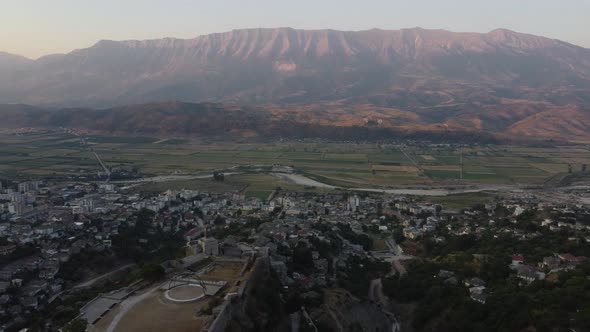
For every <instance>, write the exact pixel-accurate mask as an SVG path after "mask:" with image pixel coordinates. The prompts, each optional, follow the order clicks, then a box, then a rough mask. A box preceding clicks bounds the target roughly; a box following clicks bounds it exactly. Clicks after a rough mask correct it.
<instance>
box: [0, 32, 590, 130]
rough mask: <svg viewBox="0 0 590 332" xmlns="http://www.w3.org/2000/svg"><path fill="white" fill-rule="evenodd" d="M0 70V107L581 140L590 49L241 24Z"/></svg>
mask: <svg viewBox="0 0 590 332" xmlns="http://www.w3.org/2000/svg"><path fill="white" fill-rule="evenodd" d="M0 74H1V75H0V103H26V104H32V105H40V106H44V107H48V106H50V107H57V108H61V107H93V108H97V107H98V108H105V107H113V106H120V105H126V104H143V103H149V102H158V101H161V100H172V99H174V100H183V101H187V102H193V103H194V102H198V103H204V102H205V103H223V104H225V105H228V104H231V105H246V106H248V107H247V108H245V109H248V110H250V111H251V110H253V109H257V110H264V111H268V112H271V113H272V117H273V118H274V119H276V118H279V117H281V116H279V114H282V116H285V117H286V116H287V115H288V117H291V118H297V119H298V121H299V123H310V124H311V123H316V124H321V125H322V126H324V125H325V126H329V127H341V128H342V127H349V126H357V125H360V126H364V125H365V123H369V124H370V123H372V122H373V121H374V122H376V123H379V126H381V127H387V128H396V130H405V131H411V132H415V131H422V130H426V131H444V130H451V131H468V132H469V131H481V132H488V133H493V134H494V135H507V136H520V135H528V136H530V137H548V138H558V139H568V140H588V139H589V137H590V134H588V129H589V123H590V111H589V110H590V107H589V106H588V105H590V50H588V49H585V48H582V47H578V46H575V45H572V44H568V43H565V42H562V41H559V40H554V39H549V38H544V37H539V36H533V35H528V34H522V33H517V32H513V31H509V30H504V29H498V30H494V31H491V32H489V33H484V34H480V33H456V32H450V31H445V30H425V29H420V28H415V29H404V30H395V31H386V30H376V29H375V30H368V31H356V32H351V31H335V30H295V29H290V28H278V29H244V30H234V31H231V32H226V33H218V34H211V35H205V36H200V37H197V38H194V39H188V40H184V39H173V38H166V39H158V40H147V41H123V42H115V41H100V42H98V43H97V44H95V45H94V46H92V47H90V48H86V49H81V50H77V51H74V52H71V53H69V54H65V55H51V56H46V57H42V58H40V59H38V60H35V61H33V60H29V59H26V58H21V57H18V56H12V55H6V54H0ZM210 116H213V115H212V114H210ZM256 116H259V115H258V113H256ZM260 116H262V115H260ZM113 125H116V124H115V123H114V124H113ZM154 130H156V129H154ZM161 130H166V129H161Z"/></svg>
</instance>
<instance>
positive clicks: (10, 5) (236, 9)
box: [0, 0, 590, 58]
mask: <svg viewBox="0 0 590 332" xmlns="http://www.w3.org/2000/svg"><path fill="white" fill-rule="evenodd" d="M286 26H288V27H294V28H306V29H319V28H332V29H340V30H363V29H371V28H381V29H399V28H410V27H416V26H420V27H423V28H442V29H449V30H453V31H475V32H487V31H490V30H493V29H495V28H499V27H502V28H508V29H512V30H516V31H519V32H527V33H532V34H538V35H543V36H548V37H552V38H558V39H562V40H565V41H568V42H571V43H574V44H578V45H581V46H585V47H590V0H404V1H402V0H210V1H205V0H0V51H5V52H9V53H15V54H21V55H25V56H28V57H33V58H36V57H39V56H41V55H45V54H50V53H63V52H69V51H71V50H73V49H76V48H83V47H88V46H91V45H92V44H94V43H95V42H96V41H98V40H100V39H113V40H124V39H150V38H161V37H179V38H191V37H195V36H198V35H201V34H207V33H211V32H223V31H228V30H231V29H238V28H254V27H286Z"/></svg>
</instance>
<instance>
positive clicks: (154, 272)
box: [140, 264, 166, 281]
mask: <svg viewBox="0 0 590 332" xmlns="http://www.w3.org/2000/svg"><path fill="white" fill-rule="evenodd" d="M140 274H141V277H142V278H143V279H145V280H148V281H158V280H160V279H162V278H164V276H165V275H166V271H164V268H163V267H162V266H160V265H158V264H147V265H145V266H143V267H142V268H141V270H140Z"/></svg>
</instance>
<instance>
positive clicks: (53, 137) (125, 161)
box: [0, 132, 590, 197]
mask: <svg viewBox="0 0 590 332" xmlns="http://www.w3.org/2000/svg"><path fill="white" fill-rule="evenodd" d="M85 139H86V144H83V143H82V141H81V139H80V137H78V136H75V135H71V134H64V133H57V132H36V133H29V134H24V135H9V134H2V135H0V177H4V178H14V179H29V178H38V177H55V178H68V177H69V178H72V177H76V178H84V177H85V176H88V177H89V178H90V177H91V176H93V175H95V174H96V173H97V172H99V171H100V168H99V165H98V163H97V161H96V159H95V157H94V154H93V153H92V151H95V152H96V153H98V155H100V157H101V158H102V160H103V161H104V162H105V164H106V165H108V166H109V167H118V166H130V167H134V168H136V169H138V170H139V171H140V173H141V174H142V175H144V176H149V175H167V174H172V173H194V172H198V171H208V170H222V169H227V168H229V167H233V166H237V165H257V164H266V165H269V164H280V165H285V166H292V167H294V168H295V169H296V170H297V171H299V172H302V173H304V174H306V175H308V176H311V177H313V178H315V179H316V180H321V181H325V182H328V183H331V184H336V185H342V186H351V187H354V186H359V185H361V184H364V185H367V186H377V187H384V186H391V187H394V186H400V185H427V186H431V185H439V184H440V185H447V184H459V183H467V184H470V183H472V184H477V183H488V184H490V183H497V184H541V183H543V182H544V181H545V180H546V179H548V178H550V177H552V176H554V175H556V174H564V173H567V172H568V167H569V166H568V165H571V167H572V169H573V170H574V171H579V170H580V169H581V167H582V164H590V150H589V148H588V147H587V146H573V145H572V146H559V147H546V148H540V147H523V146H469V147H466V146H464V147H461V148H459V147H453V146H449V145H426V144H422V145H418V144H416V145H408V144H403V145H398V144H368V143H367V144H354V143H350V144H343V143H317V142H311V143H309V142H271V143H266V144H264V143H203V142H192V141H190V140H188V139H175V138H165V137H106V136H88V137H85ZM91 149H92V150H91ZM461 154H462V155H463V166H461ZM461 168H463V180H460V174H461ZM231 178H233V179H229V180H228V181H227V182H228V183H226V184H224V185H225V187H224V188H226V187H227V188H229V187H240V186H241V187H249V188H250V189H249V191H250V192H251V193H250V194H249V195H251V196H255V197H264V196H266V195H268V194H269V193H270V192H271V191H272V190H274V188H275V187H277V186H282V187H289V186H290V187H292V188H297V189H301V188H300V186H295V185H293V184H289V183H285V182H281V180H280V179H277V178H276V177H273V176H270V175H264V174H243V175H240V176H235V177H231ZM194 184H195V185H197V184H199V185H203V182H202V181H201V182H200V183H199V181H195V182H194ZM179 185H181V184H179ZM182 185H190V183H186V182H183V183H182Z"/></svg>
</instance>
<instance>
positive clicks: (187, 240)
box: [0, 173, 590, 331]
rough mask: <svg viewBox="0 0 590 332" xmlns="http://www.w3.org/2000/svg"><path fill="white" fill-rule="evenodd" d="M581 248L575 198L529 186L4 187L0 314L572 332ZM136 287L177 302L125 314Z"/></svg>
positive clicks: (92, 320)
mask: <svg viewBox="0 0 590 332" xmlns="http://www.w3.org/2000/svg"><path fill="white" fill-rule="evenodd" d="M214 176H215V179H211V181H220V180H221V181H222V180H223V174H217V173H216V174H215V175H214ZM589 243H590V209H589V208H588V207H587V206H582V205H574V204H563V203H552V202H551V201H550V200H548V199H547V198H546V196H544V195H535V194H531V193H526V194H525V193H519V192H503V193H496V196H495V198H494V200H493V202H490V203H486V204H475V205H473V206H468V207H465V208H461V209H457V208H449V207H447V206H445V205H444V204H442V203H440V202H437V201H430V200H429V199H428V198H427V197H426V198H424V197H421V198H418V197H415V196H409V195H394V194H385V193H378V192H376V193H370V192H354V191H343V190H333V191H331V192H329V193H315V192H313V191H306V192H297V191H288V190H283V189H281V188H280V187H277V188H276V189H275V190H274V191H272V193H271V194H270V195H269V196H268V197H267V198H266V199H260V198H257V197H247V196H246V195H244V193H242V192H240V191H231V192H223V193H220V192H208V191H206V190H194V189H192V190H188V189H181V190H167V191H165V192H162V193H159V194H150V193H145V192H138V191H135V190H134V188H133V186H126V185H124V184H114V183H109V182H100V183H94V182H77V181H75V182H68V181H65V182H63V181H60V182H57V181H52V180H47V181H43V180H41V181H26V182H10V181H5V182H0V263H1V265H0V317H1V321H0V322H1V324H2V325H1V329H2V330H6V331H17V330H20V329H22V328H32V329H34V330H56V329H60V328H63V329H64V330H66V331H77V330H79V331H85V330H89V331H102V330H112V329H113V328H115V327H117V324H118V326H119V327H118V328H123V327H126V328H129V329H138V328H139V329H140V328H141V325H134V324H142V322H141V320H139V321H138V320H134V319H133V315H134V314H137V315H141V314H143V317H149V316H153V317H157V319H163V320H166V319H172V318H173V317H177V319H178V321H179V324H181V323H182V324H186V326H192V327H193V328H196V329H198V328H200V329H201V330H203V331H224V330H226V329H227V328H228V327H230V326H231V327H233V328H237V330H239V328H240V327H241V328H242V329H243V330H247V329H252V328H254V327H256V326H259V327H260V328H262V327H264V328H266V329H269V328H270V329H272V328H273V327H277V328H278V327H279V326H287V327H290V328H291V330H292V331H339V330H344V329H345V330H358V331H361V330H363V331H364V330H375V331H386V330H387V331H388V330H392V331H404V330H415V331H422V330H428V328H429V326H435V324H436V326H439V328H438V331H445V330H448V331H451V330H456V329H454V328H456V327H457V326H458V325H457V324H458V323H457V322H456V321H452V320H451V319H453V317H462V320H463V322H462V323H461V324H463V325H462V326H463V327H465V329H473V328H477V327H481V326H484V325H485V326H486V329H482V330H486V331H487V330H490V331H492V330H499V329H502V328H507V329H518V328H525V327H527V326H536V327H537V328H539V329H541V330H542V329H543V328H549V327H560V328H561V327H583V328H588V327H589V326H590V321H589V320H588V317H590V315H589V314H590V312H588V310H589V308H590V306H589V304H590V296H589V295H588V294H589V292H588V290H589V289H590V279H589V278H588V275H590V265H589V262H588V259H587V257H588V256H590V244H589ZM574 287H576V289H578V290H576V291H572V290H573V289H574ZM580 289H584V290H585V291H580ZM246 295H248V296H246ZM149 296H152V297H158V298H161V299H163V301H167V303H170V304H171V305H174V306H178V309H177V310H176V311H173V312H166V310H165V308H164V307H162V308H160V307H158V305H157V304H154V305H150V306H151V307H150V309H149V310H148V311H147V312H146V311H142V312H134V311H133V310H135V309H134V308H135V307H138V306H141V305H142V301H148V300H149V299H150V297H149ZM257 297H264V299H265V302H264V303H262V301H261V300H259V299H258V300H257ZM500 303H502V305H500ZM134 306H135V307H134ZM252 306H256V309H249V308H250V307H252ZM236 308H241V310H238V309H236ZM584 308H585V309H584ZM137 310H139V309H137ZM545 310H551V312H552V313H551V315H545V314H544V313H545V312H546V311H545ZM468 311H469V312H470V313H469V314H467V313H466V312H468ZM494 315H501V316H502V317H505V319H504V320H496V319H493V318H490V317H494ZM486 319H488V320H489V321H486ZM449 320H451V321H449ZM145 321H147V322H148V324H157V323H156V322H155V321H152V322H150V321H149V319H148V318H145ZM145 321H144V322H143V323H145ZM444 321H447V323H444ZM449 322H450V323H449ZM257 324H261V325H257ZM501 324H510V325H509V326H508V325H501ZM122 326H123V327H122ZM236 326H237V327H236ZM123 330H125V329H123Z"/></svg>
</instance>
